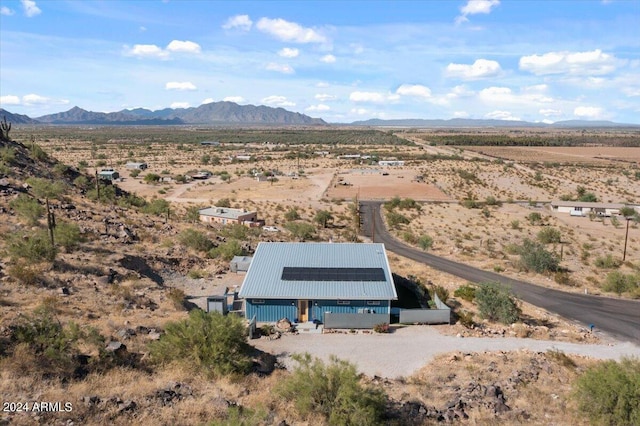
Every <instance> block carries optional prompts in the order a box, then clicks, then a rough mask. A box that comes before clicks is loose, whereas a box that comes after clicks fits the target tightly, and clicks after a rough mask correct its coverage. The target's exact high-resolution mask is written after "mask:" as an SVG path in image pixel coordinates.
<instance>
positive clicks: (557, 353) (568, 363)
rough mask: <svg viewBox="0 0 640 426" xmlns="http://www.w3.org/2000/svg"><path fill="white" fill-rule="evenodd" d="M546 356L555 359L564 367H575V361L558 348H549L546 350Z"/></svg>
mask: <svg viewBox="0 0 640 426" xmlns="http://www.w3.org/2000/svg"><path fill="white" fill-rule="evenodd" d="M546 354H547V357H548V358H550V359H553V360H555V361H556V362H557V363H559V364H560V365H562V366H563V367H566V368H575V367H576V366H577V365H576V362H575V361H574V360H573V359H572V358H571V357H570V356H568V355H567V354H565V353H564V352H562V351H561V350H558V349H549V350H548V351H547V352H546Z"/></svg>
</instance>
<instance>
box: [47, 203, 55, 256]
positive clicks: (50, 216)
mask: <svg viewBox="0 0 640 426" xmlns="http://www.w3.org/2000/svg"><path fill="white" fill-rule="evenodd" d="M45 202H46V204H47V228H49V238H50V239H51V247H55V241H54V239H53V230H54V229H55V227H56V216H55V213H53V210H51V207H50V206H49V198H45Z"/></svg>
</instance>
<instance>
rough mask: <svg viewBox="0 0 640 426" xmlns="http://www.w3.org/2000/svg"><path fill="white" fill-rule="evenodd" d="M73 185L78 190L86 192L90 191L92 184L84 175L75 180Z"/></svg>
mask: <svg viewBox="0 0 640 426" xmlns="http://www.w3.org/2000/svg"><path fill="white" fill-rule="evenodd" d="M73 184H74V185H75V186H77V187H78V188H80V189H84V190H87V189H89V187H90V186H91V182H89V179H87V177H86V176H84V175H80V176H78V177H77V178H75V179H74V180H73Z"/></svg>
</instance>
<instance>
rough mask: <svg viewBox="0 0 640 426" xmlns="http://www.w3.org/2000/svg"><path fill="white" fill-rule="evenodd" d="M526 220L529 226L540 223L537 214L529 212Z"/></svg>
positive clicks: (540, 220)
mask: <svg viewBox="0 0 640 426" xmlns="http://www.w3.org/2000/svg"><path fill="white" fill-rule="evenodd" d="M527 220H528V221H529V223H530V224H531V225H536V224H538V223H540V222H542V216H541V215H540V213H538V212H531V213H529V215H528V216H527Z"/></svg>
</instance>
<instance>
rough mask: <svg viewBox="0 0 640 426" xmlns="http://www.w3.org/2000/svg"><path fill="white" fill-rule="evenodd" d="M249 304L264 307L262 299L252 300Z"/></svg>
mask: <svg viewBox="0 0 640 426" xmlns="http://www.w3.org/2000/svg"><path fill="white" fill-rule="evenodd" d="M251 303H253V304H254V305H264V299H252V300H251Z"/></svg>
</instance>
